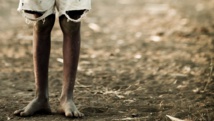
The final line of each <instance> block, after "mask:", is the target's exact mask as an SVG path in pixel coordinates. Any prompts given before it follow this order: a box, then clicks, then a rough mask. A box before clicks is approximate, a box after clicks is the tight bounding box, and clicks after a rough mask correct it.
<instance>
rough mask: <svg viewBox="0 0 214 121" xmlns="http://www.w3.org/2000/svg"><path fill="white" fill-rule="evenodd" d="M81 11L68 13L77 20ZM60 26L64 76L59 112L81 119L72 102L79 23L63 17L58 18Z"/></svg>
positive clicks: (80, 114)
mask: <svg viewBox="0 0 214 121" xmlns="http://www.w3.org/2000/svg"><path fill="white" fill-rule="evenodd" d="M82 13H83V11H70V12H68V15H69V16H70V17H71V18H75V19H77V18H79V17H80V15H82ZM59 20H60V26H61V29H62V31H63V37H64V43H63V59H64V66H63V68H64V76H63V87H62V94H61V97H60V106H61V107H60V111H61V112H62V113H64V114H65V116H66V117H83V116H84V115H83V114H82V113H81V112H79V111H78V109H77V108H76V106H75V104H74V101H73V89H74V84H75V79H76V72H77V65H78V60H79V51H80V26H81V23H80V22H72V21H67V18H66V17H65V16H61V17H60V19H59Z"/></svg>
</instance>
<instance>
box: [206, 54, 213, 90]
mask: <svg viewBox="0 0 214 121" xmlns="http://www.w3.org/2000/svg"><path fill="white" fill-rule="evenodd" d="M213 66H214V65H213V58H211V62H210V73H209V78H208V80H207V82H206V85H205V86H204V91H206V90H207V87H208V85H209V83H210V82H211V81H212V75H213Z"/></svg>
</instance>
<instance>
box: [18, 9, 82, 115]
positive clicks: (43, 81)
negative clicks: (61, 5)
mask: <svg viewBox="0 0 214 121" xmlns="http://www.w3.org/2000/svg"><path fill="white" fill-rule="evenodd" d="M25 12H27V13H30V14H33V15H34V16H35V17H39V16H41V15H42V13H38V12H32V11H25ZM83 12H84V10H79V11H69V12H67V14H68V15H69V16H70V17H71V18H73V19H78V18H79V17H80V16H81V15H82V14H83ZM54 22H55V15H54V14H52V15H49V16H48V17H46V18H45V22H44V23H43V22H42V21H38V22H37V24H35V25H34V29H33V35H34V40H33V63H34V75H35V85H36V96H35V98H34V99H33V100H32V101H31V102H30V103H29V104H28V105H27V106H26V107H25V108H23V109H21V110H17V111H15V112H14V114H15V115H19V116H31V115H33V114H35V113H36V112H39V111H43V112H46V113H50V112H51V110H50V105H49V97H48V65H49V57H50V45H51V30H52V28H53V26H54ZM59 22H60V27H61V30H62V32H63V59H64V63H63V87H62V93H61V97H60V106H59V111H60V113H64V114H65V116H66V117H83V116H84V114H82V113H81V112H79V111H78V109H77V108H76V105H75V104H74V99H73V90H74V85H75V80H76V73H77V66H78V60H79V53H80V39H81V38H80V27H81V23H80V22H72V21H69V22H68V21H67V18H66V17H65V16H64V15H62V16H60V18H59Z"/></svg>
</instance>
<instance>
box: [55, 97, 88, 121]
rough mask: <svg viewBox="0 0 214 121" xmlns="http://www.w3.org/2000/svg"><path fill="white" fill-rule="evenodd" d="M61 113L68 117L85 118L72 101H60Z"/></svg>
mask: <svg viewBox="0 0 214 121" xmlns="http://www.w3.org/2000/svg"><path fill="white" fill-rule="evenodd" d="M60 106H61V107H60V108H59V112H60V113H64V114H65V116H66V117H77V118H81V117H83V116H84V114H83V113H81V112H79V110H78V109H77V107H76V105H75V104H74V102H73V101H72V100H70V101H62V100H61V101H60Z"/></svg>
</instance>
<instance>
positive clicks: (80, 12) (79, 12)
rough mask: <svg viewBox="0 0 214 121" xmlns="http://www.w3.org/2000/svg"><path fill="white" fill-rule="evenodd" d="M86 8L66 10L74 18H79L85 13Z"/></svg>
mask: <svg viewBox="0 0 214 121" xmlns="http://www.w3.org/2000/svg"><path fill="white" fill-rule="evenodd" d="M84 12H85V10H74V11H66V14H67V15H68V16H69V17H70V18H71V19H74V20H78V19H79V18H81V16H82V15H83V14H84Z"/></svg>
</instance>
